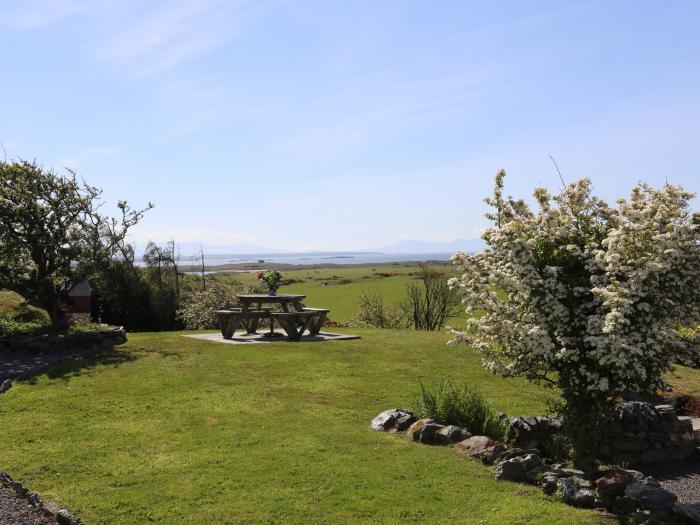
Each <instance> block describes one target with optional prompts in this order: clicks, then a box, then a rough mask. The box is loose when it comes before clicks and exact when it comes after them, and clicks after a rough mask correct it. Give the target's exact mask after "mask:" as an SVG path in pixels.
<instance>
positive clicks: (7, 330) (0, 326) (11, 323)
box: [0, 313, 19, 335]
mask: <svg viewBox="0 0 700 525" xmlns="http://www.w3.org/2000/svg"><path fill="white" fill-rule="evenodd" d="M18 330H19V324H18V323H17V321H15V320H14V319H13V318H12V316H10V315H8V314H4V313H0V335H10V334H13V333H15V332H17V331H18Z"/></svg>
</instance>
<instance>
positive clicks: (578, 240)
mask: <svg viewBox="0 0 700 525" xmlns="http://www.w3.org/2000/svg"><path fill="white" fill-rule="evenodd" d="M504 177H505V172H504V171H500V172H499V173H498V175H497V176H496V186H495V190H494V195H493V197H491V198H488V199H486V202H487V203H488V204H489V205H490V206H491V208H492V210H493V211H492V212H491V213H489V214H487V217H488V218H489V219H490V220H491V221H492V222H493V227H492V228H490V229H489V230H487V231H486V233H485V234H484V235H483V239H484V240H485V241H486V243H487V249H486V250H484V251H482V252H480V253H477V254H475V255H467V254H464V253H457V254H456V255H455V256H454V257H453V262H454V263H455V264H456V265H457V266H458V267H459V268H460V271H461V272H462V273H463V275H462V276H461V278H459V279H457V278H454V279H451V280H450V285H451V286H452V287H454V288H456V289H458V290H459V291H460V293H461V294H462V297H463V303H464V304H465V305H466V307H467V310H466V311H467V313H468V314H469V320H468V322H467V326H466V329H465V330H463V331H457V330H453V334H454V339H453V341H452V343H459V342H466V343H468V344H469V345H470V346H472V347H474V348H476V349H477V350H479V351H480V352H481V353H482V355H483V358H484V366H485V367H486V368H488V369H489V370H492V371H493V372H495V373H499V374H502V375H507V376H516V375H519V376H525V377H527V378H530V379H534V380H541V381H545V382H547V383H549V384H552V385H554V386H558V387H559V388H561V389H562V390H564V391H568V392H569V393H571V392H573V393H580V394H581V395H586V396H599V397H600V396H605V397H610V396H613V395H615V394H617V393H619V392H622V391H625V390H633V391H651V390H653V389H655V388H657V387H659V386H661V378H662V374H663V373H664V372H666V371H667V370H669V369H670V368H671V366H672V364H673V363H686V362H690V361H692V360H696V361H697V359H698V356H699V355H700V354H699V348H700V345H699V343H700V337H698V335H697V327H698V325H699V324H700V218H699V217H698V216H697V215H693V214H692V213H691V212H690V204H689V203H690V200H691V199H692V197H693V195H692V194H691V193H688V192H685V191H683V190H682V189H681V188H680V187H677V186H672V185H669V184H667V185H665V186H664V187H663V188H662V189H655V188H651V187H649V186H647V185H644V184H640V185H639V186H637V187H635V188H634V189H633V191H632V194H631V197H630V199H629V200H624V199H621V200H619V201H618V202H617V206H616V207H610V206H608V205H607V204H606V203H605V202H603V201H602V200H601V199H599V198H597V197H594V196H593V195H592V191H591V190H592V187H591V182H590V180H588V179H583V180H580V181H578V182H575V183H573V184H570V185H569V186H568V187H566V188H565V189H564V190H563V191H562V192H561V194H559V195H555V196H552V195H550V194H549V193H548V192H547V190H545V189H543V188H538V189H536V190H535V192H534V197H535V199H536V200H537V202H538V207H539V209H538V211H537V212H533V211H531V210H530V208H529V207H528V206H527V204H526V203H525V202H524V201H522V200H517V201H516V200H514V199H512V198H511V197H504V195H503V181H504Z"/></svg>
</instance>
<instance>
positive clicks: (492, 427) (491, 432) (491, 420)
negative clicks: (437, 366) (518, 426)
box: [412, 381, 507, 440]
mask: <svg viewBox="0 0 700 525" xmlns="http://www.w3.org/2000/svg"><path fill="white" fill-rule="evenodd" d="M412 410H413V412H415V413H416V415H418V416H419V417H421V418H431V419H435V420H437V421H440V422H442V423H445V424H447V425H458V426H460V427H465V428H466V429H468V430H469V432H471V433H472V434H478V435H484V436H489V437H490V438H493V439H498V440H501V439H503V438H504V436H505V431H506V426H507V421H506V418H505V417H503V416H499V415H498V413H497V412H496V411H495V410H494V409H493V407H491V404H490V403H489V402H488V401H487V400H486V399H484V397H483V395H482V394H481V392H479V391H478V390H476V389H473V388H470V387H468V386H467V385H464V386H462V387H456V386H454V385H453V384H452V383H451V382H450V381H440V382H437V383H433V384H432V385H431V386H430V387H428V388H426V387H425V386H424V385H423V383H421V385H420V393H419V394H418V395H417V396H416V397H415V400H414V402H413V405H412Z"/></svg>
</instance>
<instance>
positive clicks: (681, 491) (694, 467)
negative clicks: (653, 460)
mask: <svg viewBox="0 0 700 525" xmlns="http://www.w3.org/2000/svg"><path fill="white" fill-rule="evenodd" d="M643 472H644V474H646V475H647V476H654V477H655V478H656V479H657V480H659V483H661V486H662V487H663V488H665V489H666V490H668V491H669V492H673V493H674V494H675V495H676V496H678V502H679V503H685V504H690V503H700V459H697V460H694V461H686V462H684V463H669V464H666V465H649V466H647V467H645V468H644V469H643Z"/></svg>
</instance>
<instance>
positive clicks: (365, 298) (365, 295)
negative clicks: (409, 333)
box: [348, 291, 406, 328]
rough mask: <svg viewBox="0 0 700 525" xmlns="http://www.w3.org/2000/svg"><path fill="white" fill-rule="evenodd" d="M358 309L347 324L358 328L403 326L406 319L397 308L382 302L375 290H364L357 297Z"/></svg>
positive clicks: (382, 299)
mask: <svg viewBox="0 0 700 525" xmlns="http://www.w3.org/2000/svg"><path fill="white" fill-rule="evenodd" d="M357 302H358V307H359V311H358V312H357V313H356V314H355V315H354V316H353V317H352V318H351V319H350V320H349V322H348V324H349V326H354V327H359V328H405V327H406V319H405V317H404V315H403V312H401V310H400V309H398V308H391V307H389V306H387V305H385V304H384V298H383V297H382V296H381V295H380V294H379V292H376V291H364V292H362V293H361V294H360V296H359V297H358V299H357Z"/></svg>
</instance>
